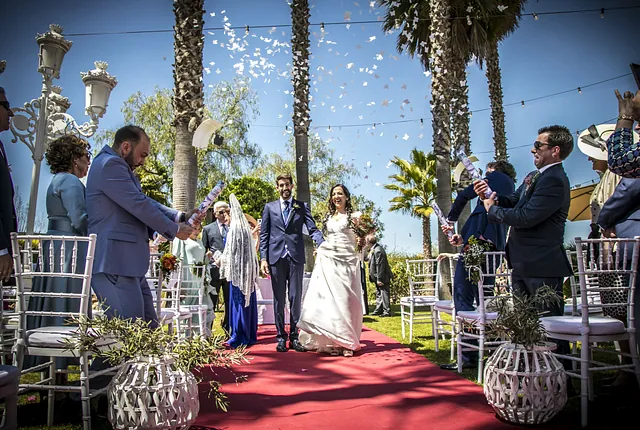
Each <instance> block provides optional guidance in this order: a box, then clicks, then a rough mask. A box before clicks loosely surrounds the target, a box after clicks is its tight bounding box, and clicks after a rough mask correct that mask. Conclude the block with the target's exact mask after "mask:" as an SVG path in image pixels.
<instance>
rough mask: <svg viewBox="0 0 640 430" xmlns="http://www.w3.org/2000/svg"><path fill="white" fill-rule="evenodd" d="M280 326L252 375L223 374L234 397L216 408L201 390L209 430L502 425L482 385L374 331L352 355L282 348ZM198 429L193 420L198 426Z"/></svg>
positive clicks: (203, 421) (246, 370)
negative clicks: (223, 408)
mask: <svg viewBox="0 0 640 430" xmlns="http://www.w3.org/2000/svg"><path fill="white" fill-rule="evenodd" d="M274 330H275V329H274V326H267V327H261V329H260V331H259V333H258V339H259V343H258V344H257V345H255V346H253V347H252V348H251V354H250V356H251V357H252V362H251V364H246V365H243V366H241V367H239V368H237V369H236V374H238V375H243V374H246V375H248V377H249V379H248V381H247V382H245V383H242V384H239V385H236V384H234V383H233V377H232V376H230V375H227V376H224V375H221V376H223V378H224V381H223V382H224V386H223V390H224V391H225V392H226V393H227V395H228V396H229V400H230V401H231V406H230V410H229V412H227V413H224V412H220V411H217V410H215V408H214V406H213V402H212V401H211V400H210V399H208V398H207V391H208V386H207V385H206V384H202V386H201V391H200V393H201V394H200V405H201V406H200V415H199V417H198V420H197V422H196V427H195V428H201V429H230V430H236V429H238V430H240V429H241V430H244V429H285V430H289V429H322V428H327V429H329V428H331V429H349V430H356V429H447V430H454V429H500V428H514V427H512V426H510V425H507V424H503V423H501V422H500V421H498V420H497V419H496V418H495V415H494V413H493V410H492V409H491V407H490V406H489V405H487V403H486V400H485V398H484V395H483V393H482V388H481V387H480V386H477V385H475V384H473V383H472V382H470V381H467V380H465V379H463V378H461V377H458V376H457V375H456V374H455V373H453V372H448V371H443V370H441V369H440V368H438V367H437V366H436V365H434V364H432V363H430V362H429V361H427V360H426V359H425V358H424V357H422V356H420V355H418V354H415V353H413V352H411V351H410V350H409V349H408V348H405V347H403V346H402V345H400V344H398V342H397V341H395V340H393V339H390V338H388V337H386V336H384V335H383V334H381V333H378V332H376V331H373V330H368V329H365V330H364V332H363V333H362V344H363V349H362V350H361V351H360V352H359V353H357V354H356V355H355V356H354V357H352V358H344V357H332V356H330V355H325V354H316V353H312V352H307V353H297V352H295V351H289V352H287V353H278V352H276V351H275V331H274ZM192 428H193V427H192Z"/></svg>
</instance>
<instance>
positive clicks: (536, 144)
mask: <svg viewBox="0 0 640 430" xmlns="http://www.w3.org/2000/svg"><path fill="white" fill-rule="evenodd" d="M543 146H549V147H554V146H558V145H551V144H549V143H542V142H538V141H537V140H536V141H535V142H533V147H534V148H535V150H536V151H539V150H541V149H542V147H543Z"/></svg>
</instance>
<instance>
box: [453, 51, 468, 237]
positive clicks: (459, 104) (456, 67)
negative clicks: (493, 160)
mask: <svg viewBox="0 0 640 430" xmlns="http://www.w3.org/2000/svg"><path fill="white" fill-rule="evenodd" d="M451 64H452V72H453V78H452V83H451V126H452V136H453V147H454V154H457V152H458V150H459V149H460V148H462V149H463V150H464V153H465V154H467V155H469V154H470V153H471V132H470V130H469V122H470V120H471V116H470V115H469V86H468V85H467V64H466V62H465V60H464V58H463V57H462V56H461V55H457V53H456V52H452V62H451ZM453 160H454V161H453V162H452V163H451V167H452V168H454V169H455V166H456V165H457V164H458V163H459V162H460V160H459V158H458V157H457V156H454V157H453ZM469 184H470V180H469V175H468V174H467V172H466V171H465V172H463V173H462V175H461V177H460V181H459V182H457V183H456V184H455V190H456V192H460V191H462V190H464V189H465V188H466V187H467V186H468V185H469ZM470 215H471V205H469V204H468V205H466V206H465V207H464V209H463V210H462V212H461V213H460V217H459V218H458V228H462V226H463V225H464V224H465V223H466V222H467V219H469V216H470Z"/></svg>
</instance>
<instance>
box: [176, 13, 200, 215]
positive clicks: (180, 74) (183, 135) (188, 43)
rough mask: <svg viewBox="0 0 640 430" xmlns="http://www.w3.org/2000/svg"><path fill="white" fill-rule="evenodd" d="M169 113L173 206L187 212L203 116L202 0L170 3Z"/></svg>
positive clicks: (191, 205)
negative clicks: (172, 60) (173, 133)
mask: <svg viewBox="0 0 640 430" xmlns="http://www.w3.org/2000/svg"><path fill="white" fill-rule="evenodd" d="M173 12H174V14H175V17H176V25H175V27H174V43H173V47H174V54H175V64H174V68H173V81H174V85H175V88H174V95H173V112H174V125H175V127H176V143H175V145H176V146H175V159H174V162H173V206H174V207H175V208H176V209H179V210H189V209H192V208H194V207H195V205H196V188H197V184H198V164H197V159H196V152H195V149H194V148H193V146H192V140H193V132H194V131H195V129H196V128H197V127H198V125H200V123H201V122H202V118H203V115H204V84H203V83H202V71H203V65H202V51H203V47H204V35H203V32H202V27H203V25H204V19H203V15H204V0H174V2H173Z"/></svg>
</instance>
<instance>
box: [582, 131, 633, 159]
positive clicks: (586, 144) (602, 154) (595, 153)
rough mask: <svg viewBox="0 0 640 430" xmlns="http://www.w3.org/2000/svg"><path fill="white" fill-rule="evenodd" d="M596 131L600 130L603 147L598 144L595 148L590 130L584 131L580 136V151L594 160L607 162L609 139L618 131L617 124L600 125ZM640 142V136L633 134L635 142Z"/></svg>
mask: <svg viewBox="0 0 640 430" xmlns="http://www.w3.org/2000/svg"><path fill="white" fill-rule="evenodd" d="M596 129H597V130H598V134H599V135H600V139H602V145H603V146H602V147H600V146H599V145H598V144H597V142H596V144H595V146H594V145H593V144H592V142H591V140H590V139H589V138H590V136H591V135H590V134H589V129H586V130H584V131H583V132H582V133H580V135H579V136H578V149H579V150H580V152H582V153H583V154H584V155H586V156H587V157H591V158H593V159H594V160H603V161H606V160H607V158H608V156H607V146H606V142H607V139H609V137H610V136H611V135H612V134H613V132H614V131H615V129H616V125H615V124H600V125H596ZM639 140H640V135H638V133H636V132H635V131H634V132H633V141H634V142H635V143H637V142H638V141H639Z"/></svg>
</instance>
